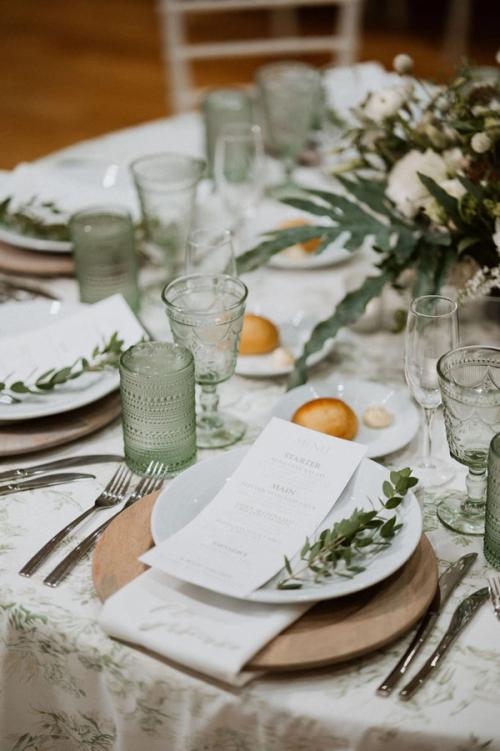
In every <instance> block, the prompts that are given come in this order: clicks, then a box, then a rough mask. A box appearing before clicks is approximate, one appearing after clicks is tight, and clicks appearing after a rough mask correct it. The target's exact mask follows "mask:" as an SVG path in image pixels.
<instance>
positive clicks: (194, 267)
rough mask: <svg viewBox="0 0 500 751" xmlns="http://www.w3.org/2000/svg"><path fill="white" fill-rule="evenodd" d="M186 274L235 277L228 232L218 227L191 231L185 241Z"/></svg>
mask: <svg viewBox="0 0 500 751" xmlns="http://www.w3.org/2000/svg"><path fill="white" fill-rule="evenodd" d="M186 273H187V274H229V276H236V259H235V257H234V248H233V238H232V235H231V232H230V230H228V229H221V228H220V227H199V228H198V229H194V230H192V231H191V232H190V233H189V235H188V240H187V249H186Z"/></svg>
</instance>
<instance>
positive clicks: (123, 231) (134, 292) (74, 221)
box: [69, 206, 139, 310]
mask: <svg viewBox="0 0 500 751" xmlns="http://www.w3.org/2000/svg"><path fill="white" fill-rule="evenodd" d="M69 228H70V233H71V240H72V242H73V254H74V257H75V267H76V278H77V280H78V286H79V288H80V300H81V301H82V302H86V303H94V302H97V301H98V300H103V299H104V298H105V297H109V296H110V295H114V294H116V293H118V292H120V293H121V294H122V295H123V297H124V298H125V300H126V301H127V302H128V304H129V305H130V307H131V308H132V309H133V310H138V308H139V287H138V283H137V255H136V252H135V245H134V227H133V224H132V219H131V217H130V214H129V212H128V211H127V209H125V208H122V207H121V206H91V207H89V208H88V209H84V210H83V211H78V212H77V213H76V214H73V216H72V217H71V219H70V222H69Z"/></svg>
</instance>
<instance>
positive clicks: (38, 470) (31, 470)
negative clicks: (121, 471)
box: [0, 454, 123, 480]
mask: <svg viewBox="0 0 500 751" xmlns="http://www.w3.org/2000/svg"><path fill="white" fill-rule="evenodd" d="M122 461H123V456H119V455H118V454H83V455H82V456H72V457H66V458H65V459H56V460H55V461H51V462H44V463H43V464H34V465H33V466H32V467H20V468H18V469H7V470H6V471H5V472H0V480H14V479H21V478H23V477H33V476H34V475H40V474H43V472H46V471H47V470H50V469H63V468H64V467H81V466H83V465H84V464H99V463H103V462H122Z"/></svg>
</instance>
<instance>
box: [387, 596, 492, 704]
mask: <svg viewBox="0 0 500 751" xmlns="http://www.w3.org/2000/svg"><path fill="white" fill-rule="evenodd" d="M489 596H490V590H489V588H488V587H482V589H477V590H476V591H475V592H473V593H472V594H471V595H469V597H466V598H465V600H463V601H462V602H461V603H460V605H459V606H458V607H457V609H456V610H455V612H454V613H453V615H452V617H451V621H450V625H449V626H448V630H447V631H446V633H445V635H444V636H443V638H442V639H441V641H440V642H439V644H438V645H437V647H436V649H435V650H434V652H433V653H432V654H431V656H430V657H429V659H428V660H427V662H426V663H425V664H424V666H423V667H422V668H421V669H420V670H419V671H418V673H417V674H416V676H415V677H414V678H412V679H411V681H410V682H409V683H408V684H407V685H406V686H405V687H404V688H403V689H401V691H400V692H399V696H400V697H401V699H404V700H405V701H407V700H408V699H411V697H412V696H413V695H414V694H415V693H416V692H417V691H418V689H419V688H420V687H421V686H422V684H423V683H424V682H425V680H426V679H427V678H428V677H429V675H430V674H431V673H432V671H433V670H435V669H436V668H437V666H438V665H439V664H440V662H441V660H442V659H443V657H444V655H445V654H446V652H447V651H448V649H449V648H450V647H451V645H452V644H453V642H454V641H455V639H456V638H457V636H458V635H459V634H460V633H461V632H462V631H463V629H464V628H465V627H466V626H467V624H468V623H470V621H471V620H472V619H473V617H474V615H475V613H476V612H477V611H478V610H479V608H480V607H481V605H482V604H483V603H485V602H486V601H487V600H488V599H489Z"/></svg>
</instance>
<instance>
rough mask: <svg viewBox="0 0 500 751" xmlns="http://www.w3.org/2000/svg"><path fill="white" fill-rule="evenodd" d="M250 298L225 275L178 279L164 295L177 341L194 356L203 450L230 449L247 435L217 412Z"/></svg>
mask: <svg viewBox="0 0 500 751" xmlns="http://www.w3.org/2000/svg"><path fill="white" fill-rule="evenodd" d="M247 293H248V290H247V288H246V286H245V285H244V284H243V282H241V281H240V280H239V279H236V278H235V277H232V276H227V275H224V274H206V275H204V274H192V275H190V276H184V277H180V278H179V279H176V280H175V281H173V282H171V284H169V285H168V287H166V289H165V290H164V291H163V301H164V302H165V304H166V306H167V315H168V318H169V321H170V328H171V329H172V334H173V336H174V339H175V341H176V342H177V343H178V344H182V345H183V346H185V347H187V349H189V350H190V351H191V352H192V353H193V356H194V362H195V374H196V375H195V377H196V382H197V383H199V384H200V386H201V391H200V401H199V410H198V418H197V444H198V446H199V447H200V448H221V447H222V446H229V445H230V444H232V443H234V442H235V441H237V440H239V439H240V438H241V437H242V435H243V434H244V432H245V424H244V423H243V422H242V421H241V420H238V419H237V418H234V417H232V416H231V415H226V414H224V413H221V412H219V411H218V402H219V397H218V395H217V384H218V383H222V382H223V381H227V379H228V378H230V377H231V376H232V375H233V373H234V368H235V365H236V356H237V353H238V343H239V338H240V333H241V328H242V325H243V314H244V312H245V301H246V297H247Z"/></svg>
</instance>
